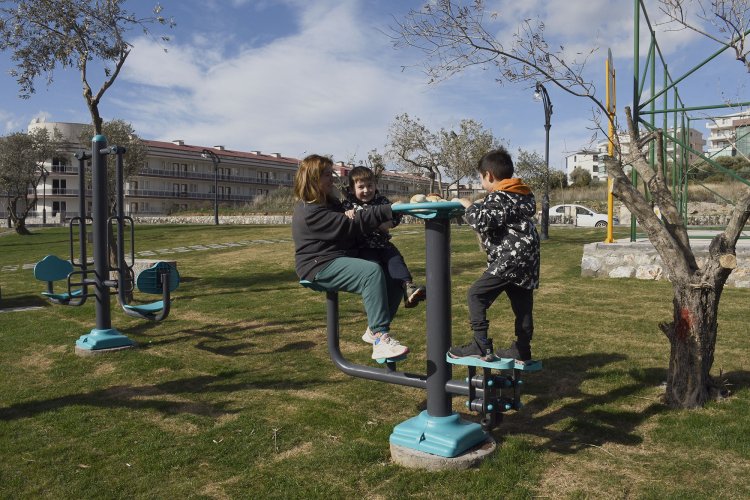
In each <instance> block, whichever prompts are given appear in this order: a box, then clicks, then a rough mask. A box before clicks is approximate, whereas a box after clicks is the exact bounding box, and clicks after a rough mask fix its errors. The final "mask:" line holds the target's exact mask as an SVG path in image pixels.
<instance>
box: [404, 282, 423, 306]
mask: <svg viewBox="0 0 750 500" xmlns="http://www.w3.org/2000/svg"><path fill="white" fill-rule="evenodd" d="M425 297H427V289H426V288H425V287H423V286H417V285H415V284H414V283H411V282H409V283H404V307H405V308H406V309H411V308H412V307H416V305H417V304H419V303H420V302H422V301H423V300H424V299H425Z"/></svg>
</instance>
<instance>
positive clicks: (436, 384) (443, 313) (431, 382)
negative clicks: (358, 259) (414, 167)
mask: <svg viewBox="0 0 750 500" xmlns="http://www.w3.org/2000/svg"><path fill="white" fill-rule="evenodd" d="M450 258H451V253H450V220H449V219H448V218H447V217H436V218H435V219H428V220H426V221H425V260H426V266H427V269H426V274H427V293H428V294H429V297H428V300H427V413H428V414H429V415H430V416H432V417H447V416H450V415H451V414H452V409H451V399H452V396H451V394H449V393H448V392H447V391H446V384H447V383H448V381H450V380H451V376H452V370H451V364H450V363H447V362H446V361H445V353H446V352H448V349H450V346H451V276H450V268H451V266H450Z"/></svg>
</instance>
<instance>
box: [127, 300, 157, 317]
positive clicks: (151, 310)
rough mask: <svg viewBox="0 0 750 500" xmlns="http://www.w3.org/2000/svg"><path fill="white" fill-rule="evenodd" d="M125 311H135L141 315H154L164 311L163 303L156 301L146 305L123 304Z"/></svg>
mask: <svg viewBox="0 0 750 500" xmlns="http://www.w3.org/2000/svg"><path fill="white" fill-rule="evenodd" d="M124 307H125V309H128V310H130V311H135V312H138V313H141V314H156V313H158V312H159V311H161V310H162V309H164V301H163V300H157V301H156V302H150V303H148V304H137V305H133V304H125V306H124Z"/></svg>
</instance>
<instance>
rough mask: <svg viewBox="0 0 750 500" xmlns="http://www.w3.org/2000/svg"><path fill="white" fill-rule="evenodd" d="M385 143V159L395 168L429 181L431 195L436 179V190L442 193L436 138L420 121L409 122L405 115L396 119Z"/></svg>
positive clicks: (414, 119)
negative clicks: (391, 161) (389, 159)
mask: <svg viewBox="0 0 750 500" xmlns="http://www.w3.org/2000/svg"><path fill="white" fill-rule="evenodd" d="M388 141H389V142H388V146H387V149H388V155H389V156H390V158H392V159H393V160H394V161H395V162H396V164H397V165H398V166H400V167H401V168H403V169H404V170H406V171H407V172H412V173H415V174H425V175H426V176H427V177H429V178H430V191H431V192H434V191H435V179H436V178H437V182H438V190H439V191H442V189H443V180H442V173H441V172H440V161H441V151H440V148H439V146H438V140H437V135H436V134H434V133H433V132H431V131H430V130H429V129H428V128H427V127H426V126H425V125H424V124H423V123H422V122H421V121H420V120H419V118H411V117H410V116H409V115H408V114H407V113H404V114H402V115H399V116H397V117H396V118H395V120H394V121H393V123H392V124H391V127H390V130H389V133H388ZM424 171H426V172H424Z"/></svg>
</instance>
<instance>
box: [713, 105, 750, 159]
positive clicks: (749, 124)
mask: <svg viewBox="0 0 750 500" xmlns="http://www.w3.org/2000/svg"><path fill="white" fill-rule="evenodd" d="M706 128H707V129H708V148H707V153H708V156H709V157H719V156H738V155H744V156H750V111H742V112H739V113H734V114H731V115H726V116H720V117H717V118H714V119H712V120H710V121H709V122H707V123H706Z"/></svg>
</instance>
